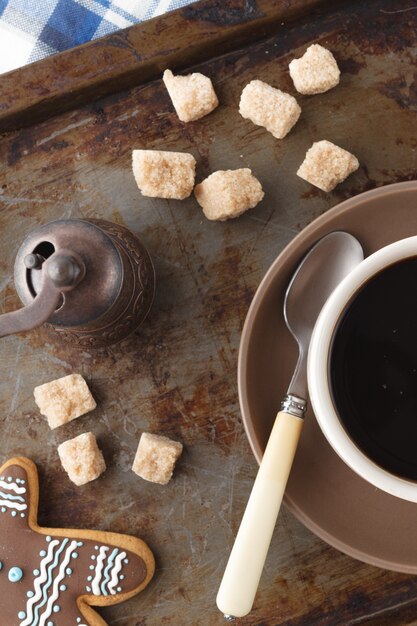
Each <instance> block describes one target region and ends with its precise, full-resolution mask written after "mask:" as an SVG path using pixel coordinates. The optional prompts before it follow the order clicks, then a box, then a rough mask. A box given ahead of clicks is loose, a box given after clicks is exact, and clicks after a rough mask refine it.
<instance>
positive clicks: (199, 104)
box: [162, 70, 219, 122]
mask: <svg viewBox="0 0 417 626" xmlns="http://www.w3.org/2000/svg"><path fill="white" fill-rule="evenodd" d="M162 80H163V81H164V83H165V87H166V88H167V91H168V93H169V96H170V98H171V100H172V104H173V105H174V109H175V111H176V112H177V115H178V117H179V118H180V120H181V122H193V121H194V120H199V119H200V117H204V116H205V115H207V114H208V113H211V112H212V111H213V110H214V109H215V108H216V107H217V106H218V104H219V101H218V99H217V96H216V92H215V91H214V89H213V83H212V82H211V80H210V78H208V77H207V76H204V74H200V73H198V72H196V73H194V74H188V75H187V76H174V74H173V73H172V72H171V70H165V72H164V75H163V78H162Z"/></svg>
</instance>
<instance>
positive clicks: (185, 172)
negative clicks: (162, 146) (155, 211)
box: [132, 150, 196, 200]
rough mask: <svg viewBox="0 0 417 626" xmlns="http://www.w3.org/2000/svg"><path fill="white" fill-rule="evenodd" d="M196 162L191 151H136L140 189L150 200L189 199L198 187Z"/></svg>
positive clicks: (134, 165) (136, 170)
mask: <svg viewBox="0 0 417 626" xmlns="http://www.w3.org/2000/svg"><path fill="white" fill-rule="evenodd" d="M195 165H196V160H195V158H194V157H193V155H192V154H188V153H187V152H164V151H162V150H133V153H132V168H133V175H134V177H135V180H136V183H137V186H138V187H139V189H140V190H141V192H142V195H143V196H147V197H149V198H170V199H173V200H183V199H184V198H188V196H189V195H190V194H191V192H192V190H193V187H194V178H195Z"/></svg>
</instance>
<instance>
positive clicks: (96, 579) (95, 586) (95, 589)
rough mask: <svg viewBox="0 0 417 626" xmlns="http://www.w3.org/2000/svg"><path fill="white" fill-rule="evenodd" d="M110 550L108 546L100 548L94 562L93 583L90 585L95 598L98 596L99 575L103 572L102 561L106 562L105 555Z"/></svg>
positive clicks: (99, 592)
mask: <svg viewBox="0 0 417 626" xmlns="http://www.w3.org/2000/svg"><path fill="white" fill-rule="evenodd" d="M109 550H110V548H109V547H108V546H101V548H100V551H99V553H98V557H97V561H96V569H95V575H94V579H93V582H92V584H91V589H92V591H93V593H94V595H95V596H100V595H101V591H100V581H101V575H102V572H103V567H104V561H105V560H106V554H107V552H108V551H109Z"/></svg>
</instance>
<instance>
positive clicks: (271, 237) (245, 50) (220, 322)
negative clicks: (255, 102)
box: [0, 0, 417, 626]
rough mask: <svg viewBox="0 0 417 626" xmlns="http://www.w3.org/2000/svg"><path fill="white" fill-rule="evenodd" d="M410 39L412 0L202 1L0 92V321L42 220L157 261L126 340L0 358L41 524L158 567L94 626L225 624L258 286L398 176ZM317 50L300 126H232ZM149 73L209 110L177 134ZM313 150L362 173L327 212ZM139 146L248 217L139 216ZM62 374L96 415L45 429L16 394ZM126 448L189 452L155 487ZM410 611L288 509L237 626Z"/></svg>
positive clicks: (9, 417)
mask: <svg viewBox="0 0 417 626" xmlns="http://www.w3.org/2000/svg"><path fill="white" fill-rule="evenodd" d="M416 26H417V11H416V7H415V5H413V4H412V3H411V2H408V1H395V0H376V1H375V2H372V3H370V2H369V3H367V2H362V1H358V0H356V1H355V0H354V1H351V2H327V3H322V2H318V1H317V0H292V1H291V0H290V1H288V2H280V1H278V0H257V1H256V0H229V1H225V2H221V1H220V0H203V1H202V2H200V3H197V4H194V5H191V6H189V7H186V8H184V9H182V10H180V11H176V12H174V13H171V14H168V15H166V16H163V17H160V18H157V19H155V20H152V21H151V22H148V23H145V24H143V25H139V26H135V27H133V28H130V29H128V30H126V31H122V32H121V33H118V34H115V35H111V36H109V37H105V38H104V39H101V40H97V41H95V42H92V43H90V44H88V45H86V46H83V47H81V48H78V49H75V50H73V51H70V52H66V53H63V54H60V55H57V56H55V57H52V58H49V59H46V60H44V61H42V62H39V63H37V64H34V65H32V66H29V67H25V68H22V69H19V70H16V71H14V72H11V73H9V74H6V75H4V76H1V77H0V132H1V133H3V134H2V135H1V137H0V163H1V165H0V168H1V169H0V225H1V228H0V244H1V251H2V255H1V259H0V309H1V311H6V310H12V309H13V308H15V307H17V306H19V302H18V299H17V296H16V294H15V291H14V287H13V281H12V269H13V261H14V257H15V254H16V251H17V249H18V246H19V244H20V242H21V241H22V239H23V237H24V236H25V235H26V233H28V232H29V231H30V230H31V229H32V228H33V227H34V226H36V225H38V224H40V223H43V222H46V221H48V220H52V219H54V218H62V217H68V216H84V217H94V218H98V217H102V218H105V219H111V220H114V221H116V222H120V223H124V224H126V225H127V226H128V227H129V228H131V229H132V231H133V232H135V233H137V234H139V235H140V237H141V238H142V239H143V241H144V243H145V244H146V246H147V247H148V249H149V250H150V252H151V254H152V256H153V258H154V261H155V264H156V270H157V276H158V283H157V295H156V300H155V304H154V307H153V310H152V313H151V315H150V317H149V318H148V320H147V322H146V323H145V324H144V326H143V327H142V328H141V330H140V331H139V332H138V333H137V334H136V335H134V336H133V337H131V338H130V339H128V340H126V341H124V342H123V343H122V344H120V345H117V346H115V347H113V348H111V349H108V350H103V351H98V352H81V353H80V352H76V351H73V350H72V349H70V348H68V347H65V346H64V345H62V344H59V343H52V342H51V340H50V338H49V337H48V336H47V335H46V334H45V333H44V331H42V330H39V331H35V332H32V333H29V334H26V335H21V336H19V337H9V338H7V339H4V340H2V341H1V344H0V390H1V393H0V415H1V441H0V451H1V460H2V461H3V460H5V459H6V458H7V457H9V456H12V455H15V454H19V455H27V456H29V457H31V458H32V459H33V460H34V461H36V463H38V465H39V468H40V473H41V481H42V485H43V491H42V492H41V509H40V523H42V524H48V525H50V526H54V525H55V526H58V527H59V526H78V527H91V528H94V527H97V528H103V529H104V528H107V529H110V530H114V531H120V532H129V533H133V534H135V533H136V534H138V535H139V536H141V537H142V538H143V539H145V540H146V541H147V542H148V543H149V545H150V546H151V547H152V548H153V550H154V551H155V555H156V558H157V562H158V570H157V574H156V577H155V579H154V582H153V583H152V584H151V585H150V586H149V588H148V589H147V590H146V591H145V592H144V593H142V594H140V595H139V596H138V597H137V598H135V599H133V600H131V601H130V602H127V603H125V604H122V605H120V606H118V607H112V608H109V609H107V610H105V611H104V610H103V616H104V617H105V618H106V619H107V620H108V622H109V624H111V625H113V624H114V625H115V624H117V625H119V626H139V625H141V626H145V624H146V626H156V625H157V624H158V625H159V624H171V625H177V624H179V623H181V624H183V625H184V626H191V625H192V626H194V625H197V624H202V625H204V626H206V625H207V626H208V625H214V624H222V622H223V620H222V616H221V615H220V614H219V613H218V611H217V609H216V607H215V595H216V591H217V587H218V584H219V582H220V578H221V575H222V571H223V567H224V564H225V560H226V557H227V554H228V551H229V549H230V547H231V544H232V541H233V536H234V533H235V532H236V529H237V526H238V523H239V520H240V517H241V514H242V511H243V508H244V505H245V503H246V499H247V496H248V493H249V490H250V486H251V484H252V480H253V478H254V475H255V471H256V463H255V460H254V458H253V456H252V453H251V451H250V449H249V445H248V443H247V441H246V437H245V434H244V430H243V426H242V424H241V420H240V414H239V408H238V401H237V387H236V363H237V350H238V345H239V338H240V332H241V328H242V325H243V321H244V318H245V315H246V312H247V309H248V306H249V303H250V301H251V298H252V295H253V293H254V291H255V289H256V287H257V285H258V284H259V281H260V279H261V277H262V276H263V274H264V273H265V271H266V269H267V268H268V266H269V265H270V263H271V262H272V260H273V259H274V258H275V257H276V256H277V254H278V253H279V252H280V250H282V248H283V247H284V246H285V244H286V243H288V242H289V241H290V239H291V238H292V237H293V236H294V235H295V234H296V233H298V232H299V231H300V229H301V228H302V227H303V226H304V225H306V224H308V223H309V222H310V221H311V220H312V219H313V218H315V217H316V216H318V215H320V214H322V213H323V212H324V211H326V210H327V209H328V208H329V207H331V206H334V205H335V204H337V203H338V202H339V201H340V200H342V199H344V198H347V197H350V196H352V195H354V194H356V193H358V192H360V191H363V190H365V189H370V188H373V187H376V186H379V185H382V184H386V183H390V182H396V181H401V180H407V179H411V178H415V177H416V174H417V172H416V169H417V168H416V153H415V150H416V146H417V127H416V122H415V120H416V117H415V115H416V107H417V92H416V89H415V33H416ZM313 41H315V42H321V43H323V44H324V45H327V46H328V47H330V48H331V49H332V50H333V51H334V52H335V54H336V56H337V59H338V61H339V62H340V67H341V69H342V80H341V84H340V86H339V87H338V88H337V89H334V90H332V91H330V92H329V93H327V94H324V95H323V96H316V97H312V98H303V97H300V98H299V100H300V103H301V106H302V108H303V116H302V118H301V119H300V122H299V123H298V124H297V126H296V127H295V129H294V130H293V132H291V134H290V135H289V136H288V137H287V138H286V139H285V140H284V141H278V140H276V139H274V138H273V137H272V136H271V135H270V134H268V133H267V132H266V131H264V130H263V129H262V128H259V127H255V126H253V125H252V124H251V123H250V122H248V121H245V120H243V119H242V118H241V117H240V116H239V114H238V112H237V105H238V100H239V95H240V92H241V89H242V88H243V86H244V85H245V84H246V83H247V82H248V81H249V80H251V79H254V78H261V79H264V80H266V81H267V82H270V83H272V84H273V85H277V86H280V87H281V88H282V89H284V90H288V91H290V92H293V87H292V84H291V80H290V78H289V76H288V72H287V65H288V62H289V60H290V59H291V58H293V57H294V56H298V55H299V54H301V53H302V51H303V50H304V49H305V46H306V45H308V44H309V43H311V42H313ZM165 67H171V68H174V69H176V70H184V71H185V70H188V69H190V68H191V67H193V68H198V69H199V70H201V71H202V72H204V73H206V74H208V75H209V76H211V77H212V79H213V81H214V84H215V87H216V90H217V93H218V95H219V98H220V102H221V106H220V107H219V108H218V109H217V110H216V111H215V112H214V113H213V114H211V115H210V116H208V117H206V118H203V119H202V120H200V121H198V122H195V123H193V124H188V125H186V126H185V125H183V124H181V123H180V122H179V121H178V119H177V117H176V115H175V113H174V112H173V109H172V106H171V104H170V101H169V98H168V95H167V93H166V91H165V89H164V87H163V85H162V83H161V81H160V80H159V78H160V75H161V71H162V70H163V69H164V68H165ZM321 138H326V139H330V140H333V141H334V142H335V143H338V144H340V145H342V146H344V147H346V148H348V149H350V150H351V151H352V152H353V153H355V154H356V155H357V156H358V157H359V159H360V161H361V163H362V167H361V169H360V170H359V171H358V172H357V173H355V174H354V175H353V176H352V177H351V178H349V179H348V180H347V181H346V183H344V184H343V185H341V186H340V187H339V188H338V189H337V190H336V191H335V192H334V193H332V194H324V193H322V192H320V191H319V190H316V189H314V188H312V187H310V186H309V185H307V184H306V183H304V182H303V181H301V180H300V179H298V178H297V177H296V176H295V170H296V168H297V166H298V165H299V163H300V162H301V161H302V158H303V155H304V152H305V150H306V149H307V148H308V147H309V146H310V145H311V143H312V142H313V141H314V140H315V139H321ZM140 147H146V148H160V149H165V148H166V149H171V150H172V149H173V150H185V151H190V152H192V153H193V154H194V155H195V156H196V158H197V161H198V179H199V180H201V179H202V178H203V177H205V176H206V175H207V174H209V173H210V172H211V171H213V170H215V169H225V168H236V167H240V166H243V165H244V166H250V167H251V168H252V169H253V171H254V173H255V174H256V175H257V176H258V177H259V178H260V180H261V181H262V183H263V186H264V189H265V192H266V197H265V200H264V201H263V202H262V204H261V205H259V207H257V208H256V209H254V210H253V211H251V212H248V213H247V214H246V215H244V216H243V217H241V218H239V219H238V220H236V221H233V222H226V223H210V222H208V221H206V220H205V218H204V217H203V216H202V213H201V210H200V208H199V207H198V206H197V205H196V203H195V201H194V200H193V198H190V199H188V200H185V201H183V202H168V201H163V200H150V199H146V198H142V197H141V195H140V193H139V192H138V190H137V188H136V186H135V183H134V180H133V177H132V174H131V170H130V159H131V150H132V148H140ZM72 371H78V372H80V373H82V374H83V375H84V376H85V377H86V378H87V380H88V381H89V383H90V384H91V387H92V390H93V392H94V395H95V396H96V398H97V401H98V408H97V410H96V411H95V412H93V413H91V414H90V415H89V416H86V417H85V418H82V419H80V420H77V421H75V422H73V423H71V424H69V425H68V426H66V427H63V428H62V429H58V430H57V431H53V432H52V431H50V430H49V428H48V426H47V424H46V422H45V420H44V419H43V418H42V417H41V416H39V414H38V412H37V410H36V407H35V405H34V402H33V398H32V390H33V387H34V386H35V385H37V384H40V383H41V382H45V381H48V380H50V379H52V378H56V377H58V376H62V375H65V374H67V373H70V372H72ZM87 430H92V431H93V432H95V433H96V435H97V436H98V439H99V443H100V445H101V447H102V449H103V451H104V454H105V457H106V460H107V464H108V470H107V472H106V473H105V474H104V475H103V477H101V478H100V479H99V480H98V481H97V482H95V483H92V484H90V485H87V486H85V487H83V488H76V487H74V486H73V485H72V484H71V483H70V482H69V481H68V480H67V478H66V476H65V475H64V474H63V471H62V469H61V467H60V463H59V460H58V457H57V452H56V447H57V445H58V444H59V443H60V442H61V441H63V440H64V439H68V438H70V437H72V436H75V435H77V434H79V433H81V432H85V431H87ZM143 430H150V431H154V432H160V433H165V434H166V435H168V436H169V435H171V436H173V437H176V438H179V439H180V440H182V441H183V442H184V443H185V446H186V452H185V454H184V456H183V458H182V461H181V462H180V464H179V466H178V468H177V472H176V476H175V479H174V480H173V482H172V483H171V484H170V485H169V486H167V487H165V488H163V487H159V486H157V485H152V484H148V483H145V482H144V481H141V480H140V479H139V478H137V477H136V476H135V475H134V474H133V473H132V472H131V471H130V467H131V463H132V459H133V456H134V452H135V449H136V445H137V441H138V438H139V435H140V433H141V432H142V431H143ZM416 609H417V591H416V583H415V579H414V578H413V577H409V576H406V575H401V574H397V573H392V572H386V571H383V570H380V569H377V568H374V567H371V566H368V565H364V564H363V563H360V562H358V561H355V560H353V559H351V558H349V557H347V556H345V555H343V554H341V553H339V552H337V551H336V550H334V549H333V548H331V547H329V546H327V545H326V544H325V543H323V542H322V541H321V540H319V539H317V538H316V537H315V536H314V535H313V534H311V533H310V532H309V531H307V530H306V529H304V527H303V526H302V525H301V524H300V523H299V522H298V521H297V520H296V519H295V518H293V516H292V515H291V514H289V513H288V512H285V511H284V512H283V514H282V516H281V519H280V523H279V524H278V527H277V530H276V533H275V536H274V539H273V542H272V546H271V550H270V554H269V558H268V561H267V564H266V568H265V574H264V576H263V578H262V581H261V586H260V590H259V593H258V596H257V599H256V605H255V608H254V611H253V613H252V615H250V616H249V617H248V618H246V619H243V620H241V622H240V623H242V624H246V625H248V626H249V625H253V624H264V625H267V624H268V625H271V626H272V625H274V626H278V625H284V624H287V625H291V626H301V625H304V626H315V625H318V624H328V625H339V624H340V625H342V624H343V625H347V624H352V625H353V624H355V625H357V624H374V625H375V626H376V625H377V626H382V625H384V624H386V625H388V624H390V625H394V624H398V625H400V624H401V625H402V626H404V625H405V624H412V623H415V621H414V617H415V612H416Z"/></svg>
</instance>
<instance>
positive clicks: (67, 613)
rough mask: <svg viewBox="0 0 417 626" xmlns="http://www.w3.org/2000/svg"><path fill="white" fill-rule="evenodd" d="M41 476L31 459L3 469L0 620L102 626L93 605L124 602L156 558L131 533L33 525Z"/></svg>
mask: <svg viewBox="0 0 417 626" xmlns="http://www.w3.org/2000/svg"><path fill="white" fill-rule="evenodd" d="M38 495H39V485H38V475H37V470H36V466H35V464H34V463H32V461H29V459H24V458H15V459H11V460H10V461H8V462H7V463H5V465H3V467H2V468H1V469H0V623H1V624H2V625H4V626H6V625H7V626H106V623H105V622H104V621H103V619H102V618H101V617H100V616H99V615H98V613H96V612H95V611H94V610H93V609H92V608H91V607H92V606H105V605H110V604H116V603H118V602H123V601H124V600H127V599H128V598H131V597H132V596H134V595H135V594H137V593H139V591H142V589H144V587H146V585H147V584H148V583H149V581H150V580H151V578H152V576H153V573H154V570H155V562H154V558H153V555H152V552H151V551H150V550H149V548H148V546H147V545H146V544H145V543H144V542H143V541H141V540H140V539H136V538H135V537H130V536H128V535H120V534H117V533H107V532H100V531H92V530H67V529H62V528H54V529H52V528H41V527H40V526H38V524H37V509H38Z"/></svg>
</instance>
